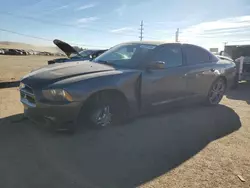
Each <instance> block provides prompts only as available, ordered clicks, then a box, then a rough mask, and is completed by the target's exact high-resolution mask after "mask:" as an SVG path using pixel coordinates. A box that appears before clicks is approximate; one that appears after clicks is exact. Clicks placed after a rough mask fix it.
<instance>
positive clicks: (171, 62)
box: [153, 44, 182, 68]
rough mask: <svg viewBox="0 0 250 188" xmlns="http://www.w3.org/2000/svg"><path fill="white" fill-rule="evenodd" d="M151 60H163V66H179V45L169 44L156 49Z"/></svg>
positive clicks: (180, 60)
mask: <svg viewBox="0 0 250 188" xmlns="http://www.w3.org/2000/svg"><path fill="white" fill-rule="evenodd" d="M153 61H163V62H165V68H171V67H179V66H181V65H182V51H181V47H180V46H179V45H176V44H169V45H166V46H163V47H162V48H160V49H158V50H157V51H156V53H155V55H154V58H153Z"/></svg>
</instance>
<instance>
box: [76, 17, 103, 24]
mask: <svg viewBox="0 0 250 188" xmlns="http://www.w3.org/2000/svg"><path fill="white" fill-rule="evenodd" d="M98 19H99V18H97V17H86V18H80V19H78V20H77V23H90V22H94V21H96V20H98Z"/></svg>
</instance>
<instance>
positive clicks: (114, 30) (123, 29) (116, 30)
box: [110, 27, 134, 33]
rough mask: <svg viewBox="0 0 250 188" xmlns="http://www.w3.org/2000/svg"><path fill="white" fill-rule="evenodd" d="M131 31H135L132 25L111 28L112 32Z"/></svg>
mask: <svg viewBox="0 0 250 188" xmlns="http://www.w3.org/2000/svg"><path fill="white" fill-rule="evenodd" d="M131 31H134V29H133V28H132V27H122V28H118V29H112V30H110V32H111V33H128V32H131Z"/></svg>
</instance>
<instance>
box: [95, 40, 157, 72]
mask: <svg viewBox="0 0 250 188" xmlns="http://www.w3.org/2000/svg"><path fill="white" fill-rule="evenodd" d="M155 47H156V45H151V44H121V45H118V46H115V47H113V48H111V49H110V50H108V51H107V52H105V53H103V54H102V55H100V56H99V57H97V58H95V59H94V62H97V63H103V64H109V65H113V66H121V67H126V68H135V67H137V65H138V64H139V63H140V62H142V61H144V60H145V58H146V56H147V55H148V54H149V52H150V51H152V50H153V49H154V48H155Z"/></svg>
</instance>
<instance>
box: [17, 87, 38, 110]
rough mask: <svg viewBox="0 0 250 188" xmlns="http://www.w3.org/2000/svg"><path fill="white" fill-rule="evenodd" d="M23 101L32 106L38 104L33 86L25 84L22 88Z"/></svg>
mask: <svg viewBox="0 0 250 188" xmlns="http://www.w3.org/2000/svg"><path fill="white" fill-rule="evenodd" d="M20 96H21V102H22V103H24V104H26V105H28V106H31V107H35V106H36V100H35V95H34V92H33V90H32V88H31V87H29V86H27V85H25V87H23V88H22V89H20Z"/></svg>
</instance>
